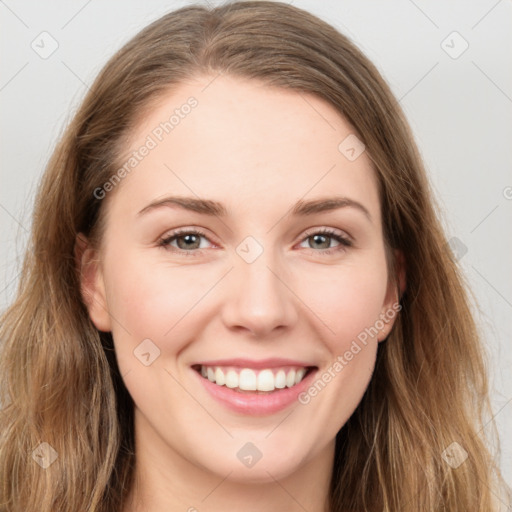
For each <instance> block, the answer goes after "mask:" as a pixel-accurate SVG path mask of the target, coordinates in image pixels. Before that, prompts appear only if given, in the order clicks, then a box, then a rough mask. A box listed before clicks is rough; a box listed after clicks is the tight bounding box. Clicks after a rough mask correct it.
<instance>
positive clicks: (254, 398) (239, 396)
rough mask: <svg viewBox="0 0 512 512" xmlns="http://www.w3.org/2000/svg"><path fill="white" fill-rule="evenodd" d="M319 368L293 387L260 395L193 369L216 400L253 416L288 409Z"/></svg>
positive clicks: (296, 400)
mask: <svg viewBox="0 0 512 512" xmlns="http://www.w3.org/2000/svg"><path fill="white" fill-rule="evenodd" d="M317 370H318V369H317V368H315V369H313V370H312V371H310V372H309V373H308V374H307V375H306V376H305V377H304V378H303V379H302V380H301V381H300V382H299V383H298V384H296V385H295V386H292V387H291V388H283V389H278V390H277V391H273V392H272V393H268V394H261V395H259V394H257V393H254V394H252V393H251V394H247V393H240V392H238V391H234V390H233V389H231V388H228V387H227V386H219V385H218V384H215V383H213V382H211V381H210V380H208V379H206V378H204V377H203V376H202V375H201V374H200V373H199V372H197V371H196V370H194V369H192V371H193V372H194V373H195V374H196V376H197V378H198V379H199V380H200V381H201V383H202V384H203V386H204V387H205V389H206V391H208V393H210V395H211V396H212V397H213V398H214V399H215V400H217V401H218V402H220V403H221V404H223V405H224V406H226V407H227V408H228V409H231V410H232V411H235V412H238V413H241V414H249V415H252V416H264V415H268V414H273V413H276V412H278V411H281V410H283V409H286V407H288V406H290V405H291V404H293V403H294V402H298V396H299V394H300V393H302V392H303V391H305V390H306V388H307V387H308V386H309V385H310V382H311V381H312V380H313V377H314V375H315V373H316V372H317Z"/></svg>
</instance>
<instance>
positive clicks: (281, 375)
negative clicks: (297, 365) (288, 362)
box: [274, 370, 286, 389]
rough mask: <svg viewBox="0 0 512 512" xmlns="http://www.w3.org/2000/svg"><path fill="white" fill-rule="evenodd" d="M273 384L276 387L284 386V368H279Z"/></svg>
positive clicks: (281, 387)
mask: <svg viewBox="0 0 512 512" xmlns="http://www.w3.org/2000/svg"><path fill="white" fill-rule="evenodd" d="M274 385H275V387H276V388H278V389H283V388H285V387H286V373H284V370H279V371H278V372H277V374H276V378H275V381H274Z"/></svg>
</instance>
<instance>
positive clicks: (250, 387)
mask: <svg viewBox="0 0 512 512" xmlns="http://www.w3.org/2000/svg"><path fill="white" fill-rule="evenodd" d="M218 369H220V368H218ZM238 387H239V388H240V389H243V390H244V391H256V374H255V373H254V372H253V371H252V370H249V369H248V368H244V369H243V370H242V371H241V372H240V375H239V376H238Z"/></svg>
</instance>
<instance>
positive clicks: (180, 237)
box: [158, 228, 352, 256]
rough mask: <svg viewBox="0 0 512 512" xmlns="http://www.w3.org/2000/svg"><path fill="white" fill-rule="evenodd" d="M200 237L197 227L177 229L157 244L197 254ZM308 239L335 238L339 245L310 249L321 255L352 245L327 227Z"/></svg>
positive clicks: (176, 250) (314, 240) (324, 242)
mask: <svg viewBox="0 0 512 512" xmlns="http://www.w3.org/2000/svg"><path fill="white" fill-rule="evenodd" d="M201 238H204V239H205V240H208V238H207V236H206V234H205V233H204V232H202V231H200V230H198V229H190V228H185V229H178V230H176V231H173V232H172V233H171V234H169V235H168V236H165V237H164V238H162V239H161V240H160V241H159V243H158V245H159V246H160V247H163V248H164V249H167V250H170V251H173V252H177V253H180V254H182V255H184V256H198V255H200V254H201V253H202V252H203V250H204V249H205V247H201ZM310 239H312V240H313V244H319V245H324V246H325V244H326V243H327V245H328V246H329V245H330V241H328V242H326V240H335V241H337V242H338V244H339V245H338V246H336V247H333V248H326V247H320V249H321V250H318V251H316V250H314V249H310V250H312V251H313V252H314V253H320V254H321V255H330V254H333V253H335V252H339V251H343V250H345V249H346V248H347V247H351V246H352V241H351V240H350V239H349V238H348V237H346V236H344V235H342V234H341V233H338V232H337V231H334V230H332V229H328V228H322V229H315V230H311V231H310V232H309V233H306V236H305V238H303V242H302V243H304V241H307V240H310ZM174 242H176V243H177V246H175V245H173V244H174Z"/></svg>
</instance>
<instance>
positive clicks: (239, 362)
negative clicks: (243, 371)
mask: <svg viewBox="0 0 512 512" xmlns="http://www.w3.org/2000/svg"><path fill="white" fill-rule="evenodd" d="M195 365H201V366H239V367H240V368H277V367H281V366H301V367H304V368H308V367H313V366H315V365H313V364H311V363H309V362H304V361H297V360H295V359H286V358H276V357H272V358H269V359H260V360H258V361H257V360H254V359H244V358H240V357H237V358H234V359H215V360H213V361H198V362H197V363H194V364H193V365H192V366H195Z"/></svg>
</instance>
